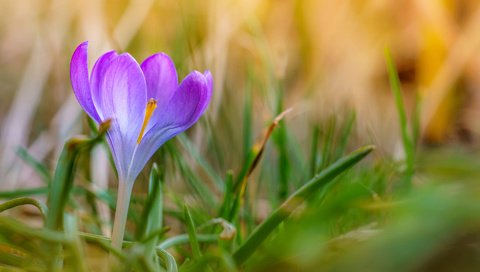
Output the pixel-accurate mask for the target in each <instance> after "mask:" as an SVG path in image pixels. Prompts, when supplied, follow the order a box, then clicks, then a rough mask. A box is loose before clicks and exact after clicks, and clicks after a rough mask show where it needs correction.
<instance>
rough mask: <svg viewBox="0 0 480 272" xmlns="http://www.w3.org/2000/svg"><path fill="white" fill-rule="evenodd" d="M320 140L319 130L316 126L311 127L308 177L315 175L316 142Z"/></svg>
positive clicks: (316, 162) (316, 159) (316, 163)
mask: <svg viewBox="0 0 480 272" xmlns="http://www.w3.org/2000/svg"><path fill="white" fill-rule="evenodd" d="M319 138H320V128H319V126H318V125H315V126H314V127H313V132H312V144H311V147H310V176H311V177H312V176H314V175H315V173H317V167H318V140H319Z"/></svg>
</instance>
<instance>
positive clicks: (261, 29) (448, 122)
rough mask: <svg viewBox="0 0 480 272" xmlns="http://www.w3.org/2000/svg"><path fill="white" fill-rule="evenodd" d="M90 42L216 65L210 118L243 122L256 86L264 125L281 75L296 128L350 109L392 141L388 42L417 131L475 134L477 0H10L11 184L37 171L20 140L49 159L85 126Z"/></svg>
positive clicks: (7, 155)
mask: <svg viewBox="0 0 480 272" xmlns="http://www.w3.org/2000/svg"><path fill="white" fill-rule="evenodd" d="M85 40H88V41H89V42H90V48H89V49H90V52H89V54H90V65H93V61H94V60H95V59H96V58H97V57H98V56H99V55H100V54H102V53H104V52H106V51H108V50H111V49H115V50H119V51H128V52H130V53H131V54H132V55H133V56H134V57H135V58H136V59H137V60H138V61H142V60H143V59H145V58H146V57H147V56H149V55H151V54H153V53H155V52H158V51H163V52H166V53H167V54H169V55H171V56H172V58H173V59H174V61H175V63H176V65H177V67H178V69H179V75H180V77H183V76H184V75H185V74H186V73H187V72H188V71H190V70H192V69H197V70H205V69H209V70H211V71H212V73H213V75H214V81H215V91H214V97H213V101H212V104H211V105H210V108H209V110H208V116H209V118H211V119H212V120H213V123H215V120H216V119H218V118H222V117H221V116H219V113H220V112H222V108H223V109H224V110H225V108H227V109H229V110H230V111H231V112H232V113H231V117H230V119H229V120H230V123H231V124H232V126H233V127H234V126H235V124H236V122H237V121H238V120H240V119H239V118H240V117H241V114H242V113H241V110H242V103H240V101H243V99H244V96H245V90H246V89H251V92H252V94H253V96H254V97H255V98H256V99H255V100H254V101H255V103H254V116H255V121H256V122H257V124H256V125H257V127H259V128H262V127H264V126H265V122H266V121H267V120H269V118H271V117H272V116H273V115H274V111H275V110H274V108H275V106H274V99H272V97H273V96H274V95H275V92H277V91H278V89H279V88H277V87H278V85H279V84H280V85H281V86H282V89H283V90H284V91H285V99H286V100H285V106H286V107H293V109H294V111H293V114H292V116H290V117H289V118H290V120H291V121H289V122H290V123H291V126H292V127H295V128H298V129H296V130H294V131H296V132H297V133H298V134H299V135H300V136H301V135H302V133H304V134H307V133H308V132H309V129H308V127H309V126H311V124H312V122H315V121H321V120H324V119H326V118H328V117H329V116H331V115H339V116H341V115H342V114H345V113H347V112H349V111H350V109H351V108H354V109H355V111H356V114H357V125H356V128H355V132H356V134H357V135H358V136H359V138H360V139H364V141H363V142H368V141H373V142H375V143H376V144H377V145H379V146H380V147H381V148H382V150H385V151H387V152H390V153H395V152H397V150H399V149H400V150H401V141H400V133H399V125H398V121H397V120H398V118H397V112H396V109H395V107H394V100H393V97H392V93H391V91H390V88H389V85H388V77H387V74H386V68H385V59H384V54H383V52H384V48H386V47H388V48H390V49H391V51H392V53H393V56H394V59H395V61H396V63H397V68H398V70H399V75H400V79H401V81H402V84H403V86H402V87H403V91H404V97H405V99H406V105H407V111H408V112H412V111H413V108H414V107H415V97H417V95H418V97H419V101H420V102H419V103H420V109H421V113H420V120H421V132H422V134H421V135H422V138H421V139H422V141H423V142H426V143H433V144H445V143H449V142H451V141H462V142H468V143H469V144H474V143H475V139H476V138H478V137H477V135H478V131H479V129H480V128H479V123H480V122H479V121H478V119H479V118H478V116H480V112H479V110H478V109H479V108H480V96H479V88H480V82H479V81H480V50H479V49H480V2H479V1H476V0H458V1H453V0H451V1H440V0H439V1H429V0H408V1H392V0H371V1H360V0H356V1H353V0H352V1H329V0H304V1H286V0H282V1H279V0H270V1H269V0H264V1H261V0H242V1H240V0H236V1H234V0H210V1H193V0H179V1H153V0H134V1H123V0H122V1H113V0H109V1H98V0H85V1H74V0H50V1H46V0H43V1H42V0H22V1H18V0H1V1H0V41H1V42H0V173H1V174H0V177H2V179H4V180H9V182H11V184H9V185H8V186H7V185H6V186H5V187H9V186H15V185H16V184H15V183H16V182H14V181H13V180H28V177H29V176H30V175H32V173H31V171H29V170H28V169H26V167H23V166H21V165H20V164H18V161H16V155H15V148H16V147H17V146H24V147H26V148H27V149H28V150H29V152H30V153H31V154H32V155H33V156H35V157H36V158H37V159H39V160H45V158H49V156H53V157H55V154H58V151H59V150H60V148H61V146H62V144H63V141H64V140H65V139H66V138H67V137H68V136H70V135H72V134H76V133H82V119H81V114H80V113H81V110H80V107H79V105H78V104H77V101H76V100H75V98H74V97H73V94H72V91H71V87H70V82H69V61H70V57H71V54H72V52H73V50H74V49H75V47H76V46H77V45H78V44H79V43H81V42H82V41H85ZM410 118H411V116H410ZM216 129H222V127H221V126H219V127H216ZM238 133H239V134H240V132H238ZM235 137H236V136H233V138H234V139H235ZM52 161H53V159H52ZM17 185H18V184H17Z"/></svg>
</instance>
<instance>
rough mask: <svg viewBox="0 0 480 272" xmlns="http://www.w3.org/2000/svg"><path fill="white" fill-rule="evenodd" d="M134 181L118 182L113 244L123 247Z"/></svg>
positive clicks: (119, 247) (116, 246)
mask: <svg viewBox="0 0 480 272" xmlns="http://www.w3.org/2000/svg"><path fill="white" fill-rule="evenodd" d="M132 188H133V181H130V180H122V179H120V181H119V183H118V193H117V207H116V210H115V219H114V222H113V231H112V246H113V247H114V248H117V249H120V250H121V249H122V243H123V235H124V234H125V226H126V224H127V215H128V206H129V205H130V196H131V195H132Z"/></svg>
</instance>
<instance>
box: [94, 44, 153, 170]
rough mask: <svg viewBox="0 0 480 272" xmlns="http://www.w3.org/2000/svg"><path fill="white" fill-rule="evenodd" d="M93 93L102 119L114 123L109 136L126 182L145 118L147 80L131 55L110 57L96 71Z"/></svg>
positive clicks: (101, 62) (117, 163)
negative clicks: (125, 176)
mask: <svg viewBox="0 0 480 272" xmlns="http://www.w3.org/2000/svg"><path fill="white" fill-rule="evenodd" d="M91 90H92V98H93V103H94V105H95V108H96V109H97V112H98V115H99V117H100V119H101V120H102V121H105V120H107V119H111V120H112V123H111V127H110V129H109V131H108V135H107V136H108V141H109V144H110V147H111V148H112V153H113V155H114V157H115V163H116V166H117V170H118V172H119V175H120V177H121V178H122V175H127V173H128V169H129V167H130V164H131V161H132V158H133V152H134V149H135V147H136V141H137V137H138V134H139V132H140V128H141V125H142V122H143V118H144V115H145V106H146V103H147V90H146V83H145V78H144V76H143V73H142V70H141V69H140V66H139V65H138V63H137V62H136V61H135V60H134V59H133V58H132V57H131V56H130V55H129V54H122V55H116V54H115V53H107V54H105V55H104V56H102V58H100V59H99V60H98V61H97V63H96V65H95V67H94V69H93V71H92V80H91Z"/></svg>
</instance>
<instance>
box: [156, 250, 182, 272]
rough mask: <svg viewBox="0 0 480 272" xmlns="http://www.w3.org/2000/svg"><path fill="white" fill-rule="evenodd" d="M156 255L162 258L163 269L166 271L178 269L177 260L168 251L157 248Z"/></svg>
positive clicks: (174, 271)
mask: <svg viewBox="0 0 480 272" xmlns="http://www.w3.org/2000/svg"><path fill="white" fill-rule="evenodd" d="M157 255H158V256H159V257H160V258H161V259H162V261H163V263H165V269H166V270H167V272H177V271H178V267H177V262H176V261H175V258H174V257H173V256H172V255H171V254H170V253H168V251H166V250H164V249H161V248H157Z"/></svg>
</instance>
